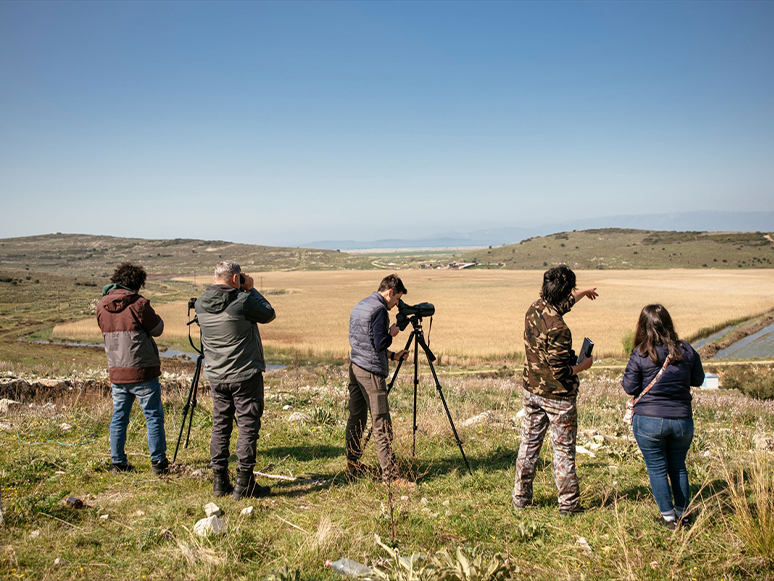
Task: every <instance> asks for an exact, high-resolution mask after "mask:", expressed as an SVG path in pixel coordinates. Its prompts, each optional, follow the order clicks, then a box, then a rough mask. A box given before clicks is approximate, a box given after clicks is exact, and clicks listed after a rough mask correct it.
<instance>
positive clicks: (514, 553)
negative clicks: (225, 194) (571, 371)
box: [0, 365, 774, 580]
mask: <svg viewBox="0 0 774 581" xmlns="http://www.w3.org/2000/svg"><path fill="white" fill-rule="evenodd" d="M345 371H346V369H345V368H344V367H343V366H329V365H328V366H325V365H320V366H317V367H316V368H312V367H301V368H289V369H287V370H281V371H274V372H270V373H268V374H267V376H266V384H267V386H268V388H267V391H266V413H265V416H264V425H263V428H262V431H261V439H260V440H259V442H258V465H257V467H256V469H258V470H260V471H261V472H263V473H266V474H273V475H277V476H281V477H284V478H286V479H283V480H280V479H275V480H268V479H265V478H262V479H260V482H261V483H262V484H267V483H269V484H272V489H273V494H272V496H271V497H269V498H266V499H251V500H242V501H239V502H235V501H233V500H232V499H230V498H224V499H219V500H218V502H217V504H218V505H219V506H220V507H221V508H222V509H223V510H224V512H225V518H226V520H227V521H228V530H227V532H226V533H225V534H224V535H222V536H218V537H211V538H205V539H202V538H199V537H197V536H195V535H194V534H193V532H192V531H193V525H194V523H195V522H196V521H197V520H199V519H200V518H203V517H204V511H203V506H204V505H205V504H206V503H208V502H210V501H212V500H214V499H213V498H212V495H211V482H210V479H209V471H208V470H207V462H208V457H209V456H208V440H209V435H210V429H211V416H210V410H211V405H210V402H209V398H208V397H207V395H206V394H205V395H203V396H202V398H201V399H202V401H201V402H200V407H199V408H197V410H196V413H195V421H194V427H193V431H192V434H191V438H192V439H191V446H190V448H189V449H187V450H181V453H180V455H179V458H178V460H179V463H180V466H179V468H178V469H177V470H176V472H175V473H174V474H172V475H170V476H169V477H168V478H162V479H159V478H154V477H153V476H151V475H150V460H149V458H148V457H147V445H146V443H145V426H144V420H143V417H142V415H141V413H139V411H138V410H137V409H136V408H135V414H134V416H133V419H132V422H131V424H130V434H129V441H128V443H127V451H128V452H129V454H130V461H131V462H132V463H133V464H134V465H135V466H136V467H137V471H136V472H134V473H130V474H125V475H120V476H116V475H112V474H111V473H110V472H109V445H108V424H109V421H110V413H111V403H110V399H109V398H106V399H105V398H100V397H97V396H95V395H93V394H91V395H90V394H88V393H78V392H77V391H74V392H70V393H69V394H68V395H67V397H66V398H65V399H63V400H59V401H57V402H55V403H56V404H57V407H56V409H55V410H54V411H51V410H44V409H41V404H42V403H45V402H44V401H38V402H37V404H38V407H37V408H34V409H30V408H29V407H27V405H25V406H23V407H22V409H21V411H19V412H11V414H10V415H9V416H6V417H0V421H3V422H5V423H7V424H10V427H6V428H4V429H3V431H0V458H2V460H1V461H0V482H2V499H3V510H4V513H5V520H6V525H5V526H4V527H2V528H0V576H3V577H4V578H8V579H20V578H23V579H138V580H139V579H149V580H150V579H251V580H252V579H264V578H265V577H266V576H268V575H269V574H271V573H274V572H277V571H279V570H281V569H282V568H283V567H284V566H285V565H286V564H287V565H288V566H289V567H290V569H297V570H299V571H300V578H301V579H337V578H340V577H338V576H337V575H336V574H334V573H333V572H331V571H330V570H326V569H325V568H324V562H325V561H326V560H327V559H330V560H335V559H338V558H340V557H349V558H351V559H354V560H357V561H360V562H363V563H366V562H368V563H372V562H374V560H378V559H383V558H384V557H386V553H385V551H384V550H383V549H381V548H379V547H378V546H377V545H376V543H375V541H374V534H378V535H379V536H380V537H381V538H382V539H383V540H384V541H385V542H389V543H390V544H392V545H394V546H397V547H398V548H399V549H400V550H401V553H402V554H404V555H406V554H411V553H413V552H421V553H425V554H432V553H434V552H435V551H438V550H440V549H442V548H446V549H450V552H453V550H454V549H455V548H456V547H458V546H462V547H469V548H476V547H477V548H478V549H479V550H481V551H483V552H484V553H485V555H488V556H490V557H491V556H492V555H494V554H495V553H504V554H506V555H508V557H509V559H510V562H511V563H513V564H515V566H516V567H517V569H518V574H517V575H516V577H515V578H517V579H664V578H669V579H686V580H693V579H696V580H698V579H747V578H757V579H766V578H772V577H774V500H773V498H774V483H773V482H772V478H774V477H773V476H772V474H774V459H773V458H772V453H771V452H769V451H760V450H759V451H756V450H755V448H756V444H755V441H754V438H755V436H756V434H768V436H771V435H772V430H774V402H771V401H769V402H761V401H757V400H752V399H749V398H747V397H745V396H743V395H741V394H739V393H738V392H723V391H720V392H700V393H697V394H696V398H695V402H694V409H695V419H696V438H695V440H694V445H693V447H692V450H691V452H690V454H689V471H690V477H691V488H692V493H693V494H694V495H695V499H694V503H693V511H694V512H693V514H694V517H695V518H696V522H695V525H694V526H693V528H691V529H690V530H689V531H677V532H670V531H668V530H666V529H662V528H660V527H659V526H658V525H656V524H655V523H654V522H653V517H654V516H655V515H656V514H657V509H656V506H655V502H654V501H653V499H652V497H651V494H650V490H649V487H648V481H647V473H646V470H645V466H644V463H643V462H642V458H641V456H640V454H639V451H638V449H637V446H636V444H635V443H634V442H632V441H631V440H630V439H629V438H628V437H627V436H628V435H629V429H628V427H626V426H625V425H624V424H623V422H622V421H621V417H622V416H623V405H624V402H625V397H624V395H623V393H622V390H621V389H620V387H619V386H618V378H617V377H616V376H615V375H608V373H610V372H609V371H607V372H599V373H597V374H596V375H593V376H590V377H589V378H587V380H585V381H584V382H583V383H582V386H581V390H582V396H581V398H580V402H579V406H580V417H579V421H580V431H581V435H580V436H579V438H578V443H579V444H580V445H583V446H585V447H586V448H589V449H591V448H592V447H596V448H597V449H596V450H595V451H594V454H595V457H594V458H592V457H590V456H587V455H583V454H579V455H578V474H579V478H580V482H581V490H582V498H583V503H584V505H586V506H587V507H588V508H589V509H590V510H589V511H588V512H586V513H584V514H581V515H578V516H575V517H573V518H570V519H565V518H562V517H560V516H559V514H558V511H557V508H556V497H555V488H554V485H553V479H552V474H551V466H550V462H551V449H550V445H549V444H547V445H546V446H545V447H544V449H543V451H542V452H541V458H542V462H541V464H540V467H539V472H538V477H537V480H536V482H535V492H536V497H535V506H533V507H530V508H529V509H528V510H526V511H523V512H519V513H515V512H514V511H513V510H512V509H511V507H510V492H511V488H512V485H513V477H514V468H513V466H514V462H515V459H516V453H517V450H518V444H519V438H520V435H519V427H518V426H519V422H518V420H515V416H516V414H517V413H518V411H519V409H520V408H521V397H520V389H521V388H520V381H519V380H518V378H514V377H496V376H489V377H486V376H476V375H451V374H448V375H447V374H441V382H442V384H443V386H444V393H445V395H446V397H447V400H448V403H449V406H450V408H451V411H452V414H453V416H454V419H455V423H456V424H457V427H458V429H459V432H460V436H461V438H462V440H463V442H464V446H465V451H466V453H467V455H468V458H469V460H470V462H471V465H472V468H473V474H472V475H470V474H467V473H466V471H465V469H464V465H463V464H462V460H461V457H460V454H459V450H458V448H457V446H456V444H455V442H454V440H453V438H452V436H451V432H450V429H449V426H448V422H447V420H446V417H445V415H443V409H442V407H441V404H440V400H439V399H438V397H437V396H436V394H435V391H434V389H433V388H432V386H431V383H430V380H429V378H428V377H423V381H422V385H421V388H420V406H419V420H418V424H419V432H418V434H417V458H416V459H415V460H412V458H411V409H412V408H411V402H412V400H411V393H410V390H409V384H410V381H409V379H408V375H406V377H404V378H402V381H400V382H399V386H398V387H397V388H396V390H395V391H394V392H393V394H392V396H391V406H392V415H393V421H394V424H395V430H396V437H397V440H396V451H397V454H398V457H399V459H400V460H401V462H402V469H403V471H404V472H405V474H406V475H407V476H408V477H409V478H411V479H414V480H416V482H417V486H416V488H415V489H414V490H413V491H410V492H403V491H400V490H388V488H387V487H386V486H384V485H382V484H380V483H378V482H377V480H376V478H364V479H360V480H357V481H355V482H350V481H348V480H347V478H345V476H344V474H343V468H344V456H343V453H344V445H343V438H344V434H343V432H344V430H343V422H344V421H345V419H346V411H345V410H346V404H345V393H346V387H345V386H346V377H345ZM186 391H187V390H180V389H177V390H172V389H167V390H166V391H165V409H166V413H167V423H166V426H167V442H168V445H169V447H170V455H171V452H172V450H173V448H174V444H175V439H176V437H177V432H178V429H179V422H180V414H181V409H182V405H183V401H184V400H183V398H184V396H185V395H186ZM26 403H27V402H25V404H26ZM286 405H289V406H292V409H287V410H285V409H283V406H286ZM294 411H300V412H304V413H306V414H308V415H309V416H311V421H309V422H303V423H291V422H289V421H288V419H289V416H290V414H291V413H292V412H294ZM484 411H491V412H492V415H491V417H490V420H489V421H488V422H485V423H482V424H479V425H476V426H471V427H463V425H462V424H463V422H464V420H465V419H467V418H470V417H472V416H475V415H477V414H480V413H481V412H484ZM64 423H66V424H69V425H70V426H71V428H70V429H69V430H67V429H64V428H63V427H62V424H64ZM235 435H236V434H235ZM595 436H596V437H595ZM598 444H601V446H598ZM232 446H233V443H232ZM232 449H233V448H232ZM364 459H365V461H366V462H367V463H368V464H369V465H370V466H371V467H372V468H373V469H374V473H376V472H377V463H376V459H375V455H374V450H373V444H371V445H370V446H369V450H368V452H367V454H366V456H365V458H364ZM742 471H744V472H742ZM742 473H744V479H742V478H741V477H740V475H741V474H742ZM291 478H295V479H296V480H290V479H291ZM756 487H757V488H756ZM68 496H76V497H79V498H81V499H83V500H84V502H85V503H86V505H87V506H86V508H83V509H80V510H76V509H71V508H68V507H66V506H64V504H63V502H62V501H63V499H64V498H66V497H68ZM756 503H757V504H756ZM250 505H252V506H254V507H255V515H254V516H253V517H244V516H240V511H241V509H242V508H245V507H247V506H250ZM104 515H108V516H107V517H106V518H104V519H103V518H100V517H101V516H104ZM33 531H40V532H39V535H37V536H36V535H35V534H33ZM581 537H583V538H584V539H585V540H586V542H587V543H588V548H585V547H584V546H583V545H582V543H581V544H579V539H580V538H581ZM56 558H61V559H64V560H66V561H67V563H66V564H64V565H54V560H55V559H56Z"/></svg>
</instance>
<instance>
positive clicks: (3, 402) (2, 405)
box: [0, 398, 21, 414]
mask: <svg viewBox="0 0 774 581" xmlns="http://www.w3.org/2000/svg"><path fill="white" fill-rule="evenodd" d="M20 405H21V403H19V402H18V401H14V400H12V399H6V398H3V399H0V414H7V413H8V412H9V411H10V410H11V409H12V408H14V407H16V406H20Z"/></svg>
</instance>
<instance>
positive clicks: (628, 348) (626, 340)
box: [621, 331, 634, 357]
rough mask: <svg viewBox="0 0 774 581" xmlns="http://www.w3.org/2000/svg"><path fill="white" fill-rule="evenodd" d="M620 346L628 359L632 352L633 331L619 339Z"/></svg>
mask: <svg viewBox="0 0 774 581" xmlns="http://www.w3.org/2000/svg"><path fill="white" fill-rule="evenodd" d="M621 346H622V347H623V350H624V355H626V356H627V357H629V355H631V354H632V351H634V331H629V332H628V333H626V335H624V336H623V337H622V338H621Z"/></svg>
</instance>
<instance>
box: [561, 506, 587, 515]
mask: <svg viewBox="0 0 774 581" xmlns="http://www.w3.org/2000/svg"><path fill="white" fill-rule="evenodd" d="M582 512H586V509H585V508H584V507H583V506H581V505H580V504H577V505H575V506H571V507H569V508H560V509H559V514H560V515H561V516H573V515H576V514H580V513H582Z"/></svg>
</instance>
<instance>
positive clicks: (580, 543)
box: [575, 537, 594, 553]
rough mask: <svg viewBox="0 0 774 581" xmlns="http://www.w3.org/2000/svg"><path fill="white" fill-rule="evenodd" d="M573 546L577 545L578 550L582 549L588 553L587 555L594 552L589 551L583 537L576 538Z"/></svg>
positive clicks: (587, 543) (588, 546)
mask: <svg viewBox="0 0 774 581" xmlns="http://www.w3.org/2000/svg"><path fill="white" fill-rule="evenodd" d="M575 544H576V545H578V546H579V547H580V548H582V549H584V550H585V551H588V552H589V553H593V552H594V551H592V550H591V546H590V545H589V542H588V541H587V540H586V539H585V538H584V537H578V540H577V541H575Z"/></svg>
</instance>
